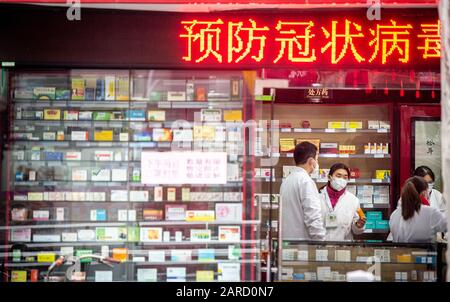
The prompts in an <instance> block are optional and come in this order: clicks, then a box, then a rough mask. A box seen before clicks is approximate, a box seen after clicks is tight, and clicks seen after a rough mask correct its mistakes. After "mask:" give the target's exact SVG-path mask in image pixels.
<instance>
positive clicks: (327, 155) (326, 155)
mask: <svg viewBox="0 0 450 302" xmlns="http://www.w3.org/2000/svg"><path fill="white" fill-rule="evenodd" d="M320 157H331V158H334V157H338V155H337V154H320Z"/></svg>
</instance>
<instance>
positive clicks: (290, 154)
mask: <svg viewBox="0 0 450 302" xmlns="http://www.w3.org/2000/svg"><path fill="white" fill-rule="evenodd" d="M286 157H294V153H286Z"/></svg>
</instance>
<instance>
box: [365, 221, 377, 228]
mask: <svg viewBox="0 0 450 302" xmlns="http://www.w3.org/2000/svg"><path fill="white" fill-rule="evenodd" d="M364 227H365V228H366V229H368V230H370V229H374V228H375V221H373V220H367V221H366V225H365V226H364Z"/></svg>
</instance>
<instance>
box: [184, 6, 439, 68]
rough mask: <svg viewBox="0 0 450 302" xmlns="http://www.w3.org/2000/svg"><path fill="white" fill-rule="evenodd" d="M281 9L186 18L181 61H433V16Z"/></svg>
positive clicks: (302, 63)
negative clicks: (369, 16)
mask: <svg viewBox="0 0 450 302" xmlns="http://www.w3.org/2000/svg"><path fill="white" fill-rule="evenodd" d="M338 12H339V11H336V13H335V14H333V16H329V17H328V16H327V15H328V14H320V15H322V17H319V16H318V15H319V14H306V13H302V14H298V15H294V14H287V15H283V16H279V15H275V14H274V15H255V16H248V15H244V16H239V17H236V16H234V15H224V16H211V15H204V16H199V17H190V18H189V17H188V18H184V19H183V20H182V21H180V24H179V27H180V34H179V35H178V38H179V41H180V42H181V43H183V45H184V47H185V49H184V54H183V56H182V57H180V60H181V61H184V62H185V63H188V64H194V65H199V64H200V65H201V64H207V65H210V64H214V65H215V64H219V65H223V66H225V65H250V66H261V67H264V66H272V67H273V66H286V65H289V66H299V67H314V66H336V67H337V66H346V67H356V68H371V67H383V68H388V67H400V68H403V67H412V66H415V65H421V64H439V59H440V53H441V52H440V50H441V45H440V35H439V33H440V22H439V19H438V17H437V16H434V17H433V16H421V17H423V18H417V16H416V17H415V16H401V15H393V14H382V18H381V20H376V21H369V20H368V19H367V18H366V15H365V14H361V15H357V14H353V15H348V14H339V13H338Z"/></svg>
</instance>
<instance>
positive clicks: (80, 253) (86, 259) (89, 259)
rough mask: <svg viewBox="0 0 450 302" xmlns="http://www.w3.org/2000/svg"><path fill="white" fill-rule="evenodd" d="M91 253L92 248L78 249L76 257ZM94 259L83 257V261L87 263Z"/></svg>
mask: <svg viewBox="0 0 450 302" xmlns="http://www.w3.org/2000/svg"><path fill="white" fill-rule="evenodd" d="M90 254H92V250H77V251H76V252H75V256H76V257H80V256H83V255H90ZM91 261H92V258H84V259H81V261H80V262H81V263H87V262H91Z"/></svg>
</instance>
